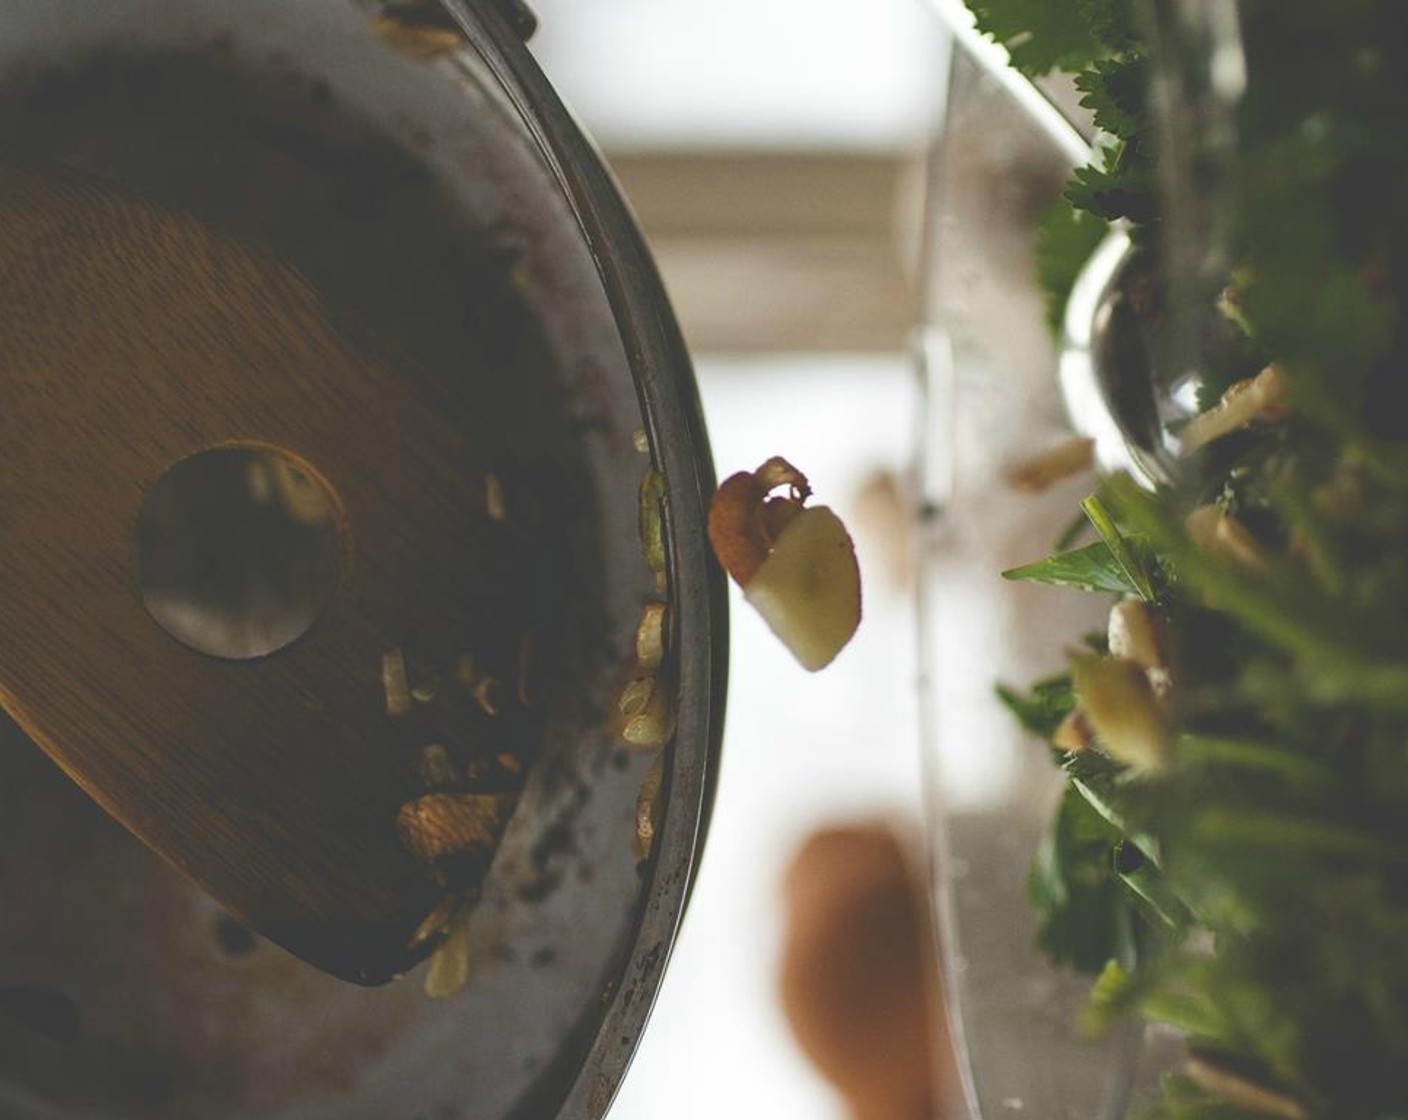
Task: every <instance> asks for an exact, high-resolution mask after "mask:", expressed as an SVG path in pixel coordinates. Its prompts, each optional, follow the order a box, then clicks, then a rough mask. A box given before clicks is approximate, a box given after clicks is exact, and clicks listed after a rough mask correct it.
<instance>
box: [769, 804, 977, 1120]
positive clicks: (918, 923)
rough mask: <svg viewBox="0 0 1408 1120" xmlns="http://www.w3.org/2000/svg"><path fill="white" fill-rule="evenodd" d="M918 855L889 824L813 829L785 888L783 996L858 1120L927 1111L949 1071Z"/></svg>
mask: <svg viewBox="0 0 1408 1120" xmlns="http://www.w3.org/2000/svg"><path fill="white" fill-rule="evenodd" d="M914 865H915V861H914V859H912V858H911V856H910V855H909V853H908V852H907V851H906V850H905V848H904V846H903V844H902V841H901V839H900V838H899V836H898V835H897V834H896V832H895V831H894V830H892V829H891V828H889V827H887V826H885V825H881V824H869V825H847V826H836V827H831V828H827V829H823V830H821V831H819V832H816V833H814V834H813V835H812V836H811V837H810V838H809V839H808V840H807V841H806V842H805V843H804V844H803V845H802V847H801V849H800V850H799V852H798V853H797V855H796V856H795V857H794V858H793V861H792V864H791V866H790V868H789V869H788V872H787V875H786V878H785V881H784V884H783V888H784V895H785V903H786V907H787V931H786V936H785V940H784V946H783V955H782V962H781V974H780V982H781V997H782V1004H783V1008H784V1010H785V1012H786V1014H787V1018H788V1021H789V1022H790V1023H791V1026H792V1030H793V1033H794V1034H795V1035H796V1038H797V1041H798V1042H799V1043H800V1044H801V1047H802V1049H803V1050H804V1051H805V1052H806V1054H807V1056H808V1057H809V1058H810V1059H811V1060H812V1062H813V1063H814V1064H815V1065H816V1067H817V1068H818V1069H819V1070H820V1071H821V1073H822V1075H823V1076H825V1077H826V1078H827V1079H828V1080H829V1081H830V1082H831V1083H832V1084H833V1085H835V1086H836V1088H837V1089H838V1090H839V1091H840V1093H841V1095H842V1096H843V1097H845V1099H846V1101H847V1102H848V1103H849V1105H850V1107H851V1111H852V1115H853V1116H854V1117H855V1120H932V1118H934V1117H938V1116H940V1115H941V1114H942V1112H941V1106H942V1104H943V1102H944V1100H945V1099H946V1096H947V1094H948V1093H949V1092H951V1091H952V1089H953V1086H954V1080H953V1077H952V1075H951V1074H950V1073H949V1072H948V1071H949V1069H950V1068H951V1065H950V1061H951V1060H950V1058H949V1056H948V1055H949V1045H948V1036H947V1031H946V1030H945V1028H944V1024H943V1021H942V1019H943V1016H942V1007H943V1004H942V1000H941V999H940V997H939V990H938V980H937V966H936V961H935V942H934V939H933V937H932V935H931V926H930V923H929V920H928V906H927V903H926V901H925V897H926V896H925V893H924V888H923V883H922V880H921V879H920V877H919V876H918V875H917V874H916V873H915V867H914Z"/></svg>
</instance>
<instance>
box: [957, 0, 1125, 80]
mask: <svg viewBox="0 0 1408 1120" xmlns="http://www.w3.org/2000/svg"><path fill="white" fill-rule="evenodd" d="M968 6H969V7H970V8H971V9H972V11H973V15H974V16H975V17H976V19H977V24H978V30H980V31H982V32H983V33H984V34H986V35H989V36H990V37H992V38H993V39H995V40H997V42H999V43H1001V44H1002V45H1003V46H1004V47H1006V48H1007V52H1008V54H1009V55H1011V58H1012V65H1013V66H1015V67H1016V68H1017V69H1018V70H1020V71H1021V72H1022V73H1024V74H1027V75H1030V76H1033V77H1039V76H1041V75H1042V74H1048V73H1050V72H1051V71H1052V70H1076V69H1079V68H1080V67H1082V66H1084V65H1086V64H1087V63H1089V62H1092V61H1094V60H1095V59H1097V58H1100V57H1102V56H1103V55H1104V54H1106V53H1107V50H1108V48H1107V47H1106V46H1105V45H1104V44H1103V43H1102V42H1101V41H1100V39H1099V38H1098V37H1097V36H1096V35H1095V33H1094V32H1093V31H1092V30H1091V28H1090V27H1089V26H1087V24H1086V22H1085V20H1084V19H1083V18H1082V16H1083V15H1084V14H1085V13H1082V12H1080V11H1078V10H1077V9H1075V8H1073V7H1071V6H1070V5H1067V4H1060V3H1051V2H1050V0H970V3H969V5H968ZM1092 6H1093V5H1092Z"/></svg>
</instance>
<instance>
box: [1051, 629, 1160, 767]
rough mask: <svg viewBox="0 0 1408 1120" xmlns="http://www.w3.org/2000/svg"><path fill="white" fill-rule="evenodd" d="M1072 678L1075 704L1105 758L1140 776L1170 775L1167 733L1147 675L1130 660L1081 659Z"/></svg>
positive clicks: (1075, 661) (1083, 656) (1081, 656)
mask: <svg viewBox="0 0 1408 1120" xmlns="http://www.w3.org/2000/svg"><path fill="white" fill-rule="evenodd" d="M1071 673H1072V677H1073V679H1074V684H1075V691H1076V702H1077V703H1078V704H1079V705H1080V710H1081V711H1082V712H1084V713H1085V717H1086V718H1087V719H1088V720H1089V721H1090V726H1091V727H1093V728H1094V729H1095V736H1096V740H1097V741H1098V743H1099V745H1100V746H1101V747H1102V748H1103V749H1104V751H1105V753H1106V754H1108V755H1109V756H1110V757H1111V758H1113V759H1114V760H1115V761H1116V762H1121V763H1123V764H1124V765H1126V766H1128V767H1129V768H1130V769H1131V770H1135V771H1138V772H1139V773H1144V774H1157V773H1159V772H1161V771H1163V770H1166V769H1167V768H1168V765H1169V762H1170V761H1171V748H1170V746H1169V738H1168V732H1167V728H1166V727H1165V726H1164V720H1163V713H1162V712H1161V711H1160V709H1159V704H1158V701H1157V700H1156V698H1155V696H1154V691H1153V688H1152V687H1151V686H1150V684H1149V679H1148V677H1146V676H1145V675H1144V672H1143V670H1142V669H1141V668H1140V667H1139V666H1138V665H1136V664H1134V662H1132V661H1121V660H1119V659H1117V658H1104V657H1097V656H1095V655H1094V654H1078V655H1076V656H1075V657H1074V658H1073V659H1072V662H1071Z"/></svg>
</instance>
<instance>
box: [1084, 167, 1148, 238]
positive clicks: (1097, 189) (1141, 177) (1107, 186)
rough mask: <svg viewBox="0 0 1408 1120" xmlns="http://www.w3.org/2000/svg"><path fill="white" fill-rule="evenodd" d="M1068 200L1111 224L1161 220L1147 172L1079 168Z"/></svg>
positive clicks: (1145, 222) (1146, 222) (1141, 170)
mask: <svg viewBox="0 0 1408 1120" xmlns="http://www.w3.org/2000/svg"><path fill="white" fill-rule="evenodd" d="M1066 198H1067V199H1068V200H1070V203H1071V205H1072V206H1074V207H1075V208H1076V209H1077V210H1084V211H1086V212H1087V213H1090V214H1094V215H1096V216H1097V217H1100V218H1104V219H1105V220H1106V221H1109V222H1113V221H1118V220H1119V219H1121V218H1124V219H1127V220H1129V221H1132V222H1136V223H1140V224H1149V223H1151V222H1153V221H1155V220H1156V219H1157V218H1158V203H1157V201H1156V195H1155V185H1154V182H1153V177H1152V175H1150V174H1148V173H1147V172H1145V171H1144V170H1143V169H1140V170H1139V173H1138V174H1135V173H1133V172H1126V171H1122V170H1121V169H1119V168H1116V169H1114V170H1105V169H1104V168H1100V167H1093V166H1092V167H1082V168H1079V169H1078V170H1077V171H1076V173H1075V178H1074V179H1073V180H1072V181H1071V184H1070V185H1069V186H1068V187H1067V188H1066Z"/></svg>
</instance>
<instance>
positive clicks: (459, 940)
mask: <svg viewBox="0 0 1408 1120" xmlns="http://www.w3.org/2000/svg"><path fill="white" fill-rule="evenodd" d="M473 912H474V908H473V907H472V906H469V905H467V904H465V905H461V906H460V907H459V909H458V910H456V911H455V914H454V917H453V918H451V920H450V923H449V933H448V934H447V935H446V937H445V940H444V941H443V942H442V943H441V945H440V947H439V948H438V949H436V950H435V955H434V956H432V957H431V958H430V967H429V968H428V969H426V973H425V994H426V995H428V996H429V997H430V998H431V999H446V998H448V997H450V996H452V995H455V994H457V993H458V992H460V991H462V990H463V989H464V986H465V984H466V983H468V982H469V962H470V944H469V919H470V915H471V914H472V913H473Z"/></svg>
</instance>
